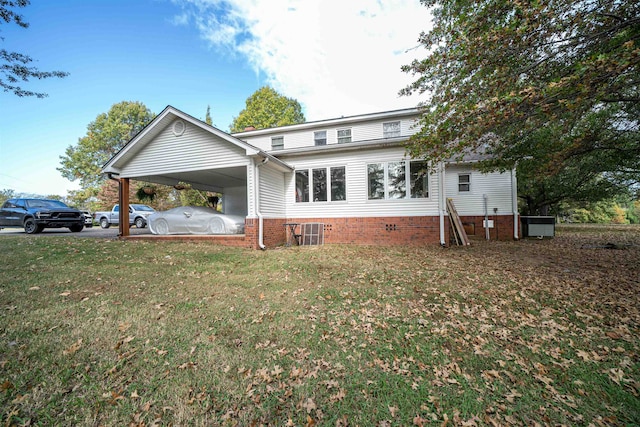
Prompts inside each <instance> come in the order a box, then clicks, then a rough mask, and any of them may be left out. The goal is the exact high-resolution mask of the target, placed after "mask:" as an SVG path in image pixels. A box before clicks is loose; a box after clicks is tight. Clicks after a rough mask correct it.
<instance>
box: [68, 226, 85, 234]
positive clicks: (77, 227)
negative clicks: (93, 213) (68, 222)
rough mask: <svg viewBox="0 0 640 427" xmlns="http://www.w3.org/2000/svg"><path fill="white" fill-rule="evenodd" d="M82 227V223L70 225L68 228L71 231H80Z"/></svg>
mask: <svg viewBox="0 0 640 427" xmlns="http://www.w3.org/2000/svg"><path fill="white" fill-rule="evenodd" d="M83 228H84V225H83V224H77V225H72V226H71V227H69V230H71V232H72V233H78V232H80V231H82V229H83Z"/></svg>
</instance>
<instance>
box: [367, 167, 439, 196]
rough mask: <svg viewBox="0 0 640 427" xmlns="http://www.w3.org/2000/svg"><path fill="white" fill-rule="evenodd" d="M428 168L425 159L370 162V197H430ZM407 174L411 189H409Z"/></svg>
mask: <svg viewBox="0 0 640 427" xmlns="http://www.w3.org/2000/svg"><path fill="white" fill-rule="evenodd" d="M428 170H429V169H428V165H427V162H425V161H404V160H403V161H398V162H384V163H370V164H368V165H367V182H368V184H367V189H368V199H369V200H383V199H390V200H391V199H422V198H428V197H429V173H428ZM407 176H408V177H409V190H407Z"/></svg>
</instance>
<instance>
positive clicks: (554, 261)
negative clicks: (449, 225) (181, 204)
mask: <svg viewBox="0 0 640 427" xmlns="http://www.w3.org/2000/svg"><path fill="white" fill-rule="evenodd" d="M45 234H46V233H45ZM607 243H615V244H616V245H617V247H618V248H619V249H605V248H603V247H601V246H604V245H605V244H607ZM0 252H1V253H2V262H1V265H0V393H1V394H0V410H1V414H2V423H3V424H6V425H96V426H98V425H107V426H115V425H140V426H144V425H186V424H189V425H240V426H245V425H276V426H285V425H295V426H314V425H322V426H325V425H326V426H347V425H349V426H373V425H380V426H389V425H398V426H412V425H416V426H422V425H425V426H426V425H442V424H443V423H445V424H448V425H465V426H481V425H537V424H539V425H589V424H592V425H596V426H599V425H640V399H639V397H638V394H639V393H640V369H639V365H640V364H639V359H640V353H639V352H640V346H639V344H640V338H639V332H640V331H639V329H640V314H639V309H640V304H639V302H640V292H639V291H640V289H639V288H640V228H637V227H630V226H627V227H558V230H557V236H556V238H554V239H549V240H525V241H520V242H488V243H487V242H484V241H473V245H472V246H471V247H469V248H458V247H452V248H448V249H441V248H438V247H371V246H366V247H363V246H324V247H305V248H298V247H294V248H288V249H276V250H268V251H265V252H260V251H249V250H242V249H233V248H223V247H218V246H212V245H209V244H203V243H168V242H135V241H128V242H121V241H113V240H100V239H90V238H78V237H77V236H74V235H65V236H53V235H49V236H47V235H38V236H27V235H12V236H11V235H4V236H0Z"/></svg>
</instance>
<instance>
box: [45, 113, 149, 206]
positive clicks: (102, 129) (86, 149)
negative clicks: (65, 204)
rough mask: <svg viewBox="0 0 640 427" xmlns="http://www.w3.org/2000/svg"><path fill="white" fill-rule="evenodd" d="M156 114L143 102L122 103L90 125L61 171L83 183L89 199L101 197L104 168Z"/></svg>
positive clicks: (67, 154) (64, 158)
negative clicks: (98, 195) (90, 197)
mask: <svg viewBox="0 0 640 427" xmlns="http://www.w3.org/2000/svg"><path fill="white" fill-rule="evenodd" d="M154 116H155V115H154V114H153V113H152V112H151V111H150V110H149V109H148V108H147V107H146V106H145V105H144V104H143V103H141V102H128V101H124V102H120V103H118V104H114V105H113V106H112V107H111V109H110V110H109V111H108V112H107V113H102V114H100V115H98V117H96V119H95V120H94V121H92V122H91V123H89V125H88V126H87V134H86V135H85V136H83V137H82V138H80V139H79V140H78V143H77V144H76V145H73V146H69V147H67V149H66V150H65V155H64V156H60V160H61V162H60V163H61V166H60V167H59V168H57V169H58V170H59V171H60V172H61V173H62V176H63V177H65V178H67V179H69V180H70V181H75V180H80V186H81V187H82V188H83V189H84V190H88V194H87V196H91V195H94V196H95V195H97V192H98V189H99V188H100V186H101V184H102V183H103V182H104V180H105V177H104V176H102V175H101V174H100V170H101V169H102V166H103V165H104V164H105V163H106V162H107V161H108V160H109V159H110V158H111V157H112V156H113V155H114V154H116V153H117V152H118V151H119V150H120V149H121V148H122V147H124V145H125V144H126V143H127V142H129V140H130V139H131V138H133V137H134V136H135V135H136V134H137V133H138V132H140V131H141V130H142V128H144V127H145V126H146V125H147V123H149V122H150V121H151V120H152V119H153V118H154Z"/></svg>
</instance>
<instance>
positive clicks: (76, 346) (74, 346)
mask: <svg viewBox="0 0 640 427" xmlns="http://www.w3.org/2000/svg"><path fill="white" fill-rule="evenodd" d="M80 347H82V338H80V339H79V340H78V341H76V342H75V343H74V344H72V345H71V347H69V348H68V349H66V350H64V351H63V352H62V354H64V355H65V356H71V355H72V354H74V353H75V352H76V351H78V350H80Z"/></svg>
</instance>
